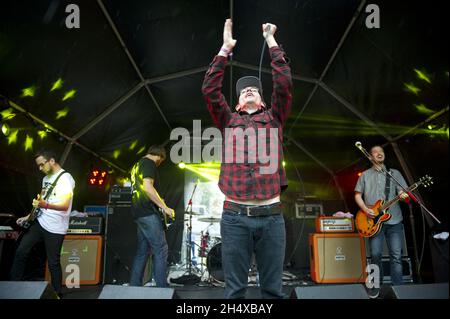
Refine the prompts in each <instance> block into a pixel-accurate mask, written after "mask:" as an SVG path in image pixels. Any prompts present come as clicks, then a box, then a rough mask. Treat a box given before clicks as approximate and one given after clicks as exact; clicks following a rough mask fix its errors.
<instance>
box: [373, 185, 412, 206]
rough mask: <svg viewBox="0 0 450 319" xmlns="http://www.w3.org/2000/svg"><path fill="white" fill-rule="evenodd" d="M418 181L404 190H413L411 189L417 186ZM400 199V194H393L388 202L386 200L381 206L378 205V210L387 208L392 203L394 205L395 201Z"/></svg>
mask: <svg viewBox="0 0 450 319" xmlns="http://www.w3.org/2000/svg"><path fill="white" fill-rule="evenodd" d="M419 185H420V184H419V183H415V184H413V185H411V187H408V188H407V189H406V190H407V191H408V192H411V191H413V190H415V189H416V188H417V187H419ZM399 200H400V194H399V195H397V196H395V197H394V198H393V199H391V200H390V201H388V202H386V203H384V204H383V205H382V206H381V207H380V210H386V209H388V208H389V207H391V206H392V205H394V204H395V203H396V202H398V201H399Z"/></svg>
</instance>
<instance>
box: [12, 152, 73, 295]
mask: <svg viewBox="0 0 450 319" xmlns="http://www.w3.org/2000/svg"><path fill="white" fill-rule="evenodd" d="M35 161H36V165H37V167H38V168H39V170H40V171H41V172H42V173H44V174H45V176H44V178H43V180H42V192H41V194H42V196H38V198H37V199H34V200H33V212H34V213H35V214H33V215H31V214H30V215H27V216H25V217H21V218H19V219H18V220H17V224H18V225H20V226H24V224H25V223H26V222H28V223H29V224H31V225H30V226H29V228H28V229H27V230H26V232H25V233H24V235H23V237H22V240H21V241H20V244H19V246H18V248H17V250H16V254H15V257H14V262H13V265H12V270H11V280H13V281H16V280H17V281H19V280H22V277H23V275H24V271H25V267H26V263H27V259H28V256H29V255H30V252H31V249H32V248H33V246H34V245H35V244H37V243H38V242H41V241H44V244H45V251H46V254H47V259H48V268H49V270H50V275H51V282H52V286H53V289H54V290H55V292H56V293H57V294H58V295H59V296H61V284H62V270H61V263H60V253H61V247H62V244H63V241H64V235H65V234H66V231H67V228H68V227H69V213H70V211H71V209H72V199H73V189H74V187H75V181H74V179H73V178H72V176H71V175H70V174H69V173H68V172H65V171H64V169H63V168H62V167H61V166H60V165H59V164H58V162H57V161H56V154H55V152H53V151H52V150H41V151H39V152H38V153H36V155H35ZM60 174H61V176H60ZM56 179H57V182H56V184H54V182H55V180H56ZM53 186H54V187H53ZM49 190H50V191H51V193H48V191H49ZM47 193H48V194H47ZM44 199H45V200H44ZM33 218H34V220H33Z"/></svg>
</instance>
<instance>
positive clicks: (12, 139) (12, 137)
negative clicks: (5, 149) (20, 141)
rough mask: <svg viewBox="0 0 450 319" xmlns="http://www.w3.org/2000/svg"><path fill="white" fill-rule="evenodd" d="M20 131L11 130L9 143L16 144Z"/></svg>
mask: <svg viewBox="0 0 450 319" xmlns="http://www.w3.org/2000/svg"><path fill="white" fill-rule="evenodd" d="M18 133H19V130H18V129H14V130H11V132H10V133H9V136H8V137H7V139H8V145H11V144H14V143H16V142H17V134H18Z"/></svg>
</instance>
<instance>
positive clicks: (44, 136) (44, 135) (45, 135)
mask: <svg viewBox="0 0 450 319" xmlns="http://www.w3.org/2000/svg"><path fill="white" fill-rule="evenodd" d="M37 133H38V135H39V137H40V138H41V140H43V139H44V138H46V137H47V132H46V131H42V130H41V131H38V132H37Z"/></svg>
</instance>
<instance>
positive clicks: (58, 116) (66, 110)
mask: <svg viewBox="0 0 450 319" xmlns="http://www.w3.org/2000/svg"><path fill="white" fill-rule="evenodd" d="M67 114H69V108H68V107H65V108H63V109H62V110H59V111H57V112H56V119H57V120H59V119H61V118H63V117H66V116H67Z"/></svg>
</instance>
